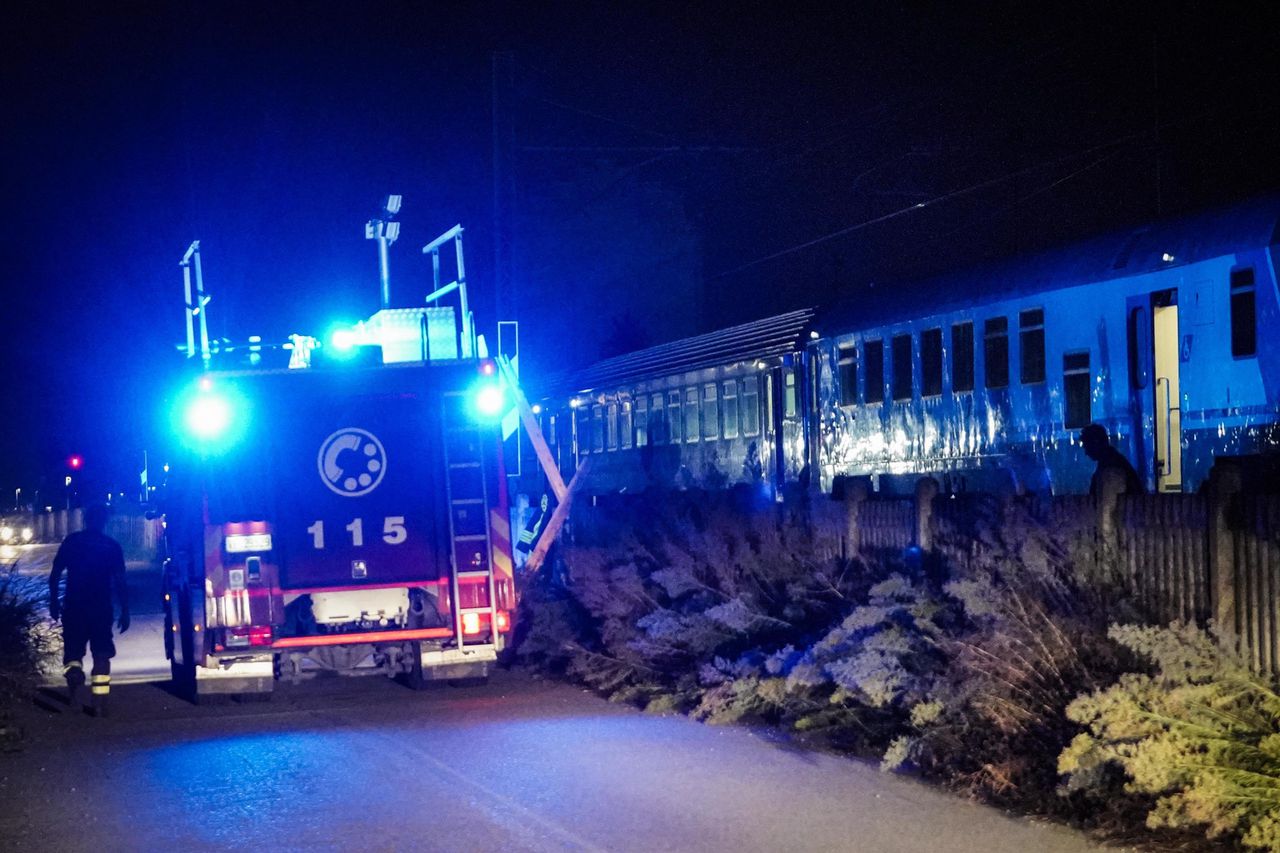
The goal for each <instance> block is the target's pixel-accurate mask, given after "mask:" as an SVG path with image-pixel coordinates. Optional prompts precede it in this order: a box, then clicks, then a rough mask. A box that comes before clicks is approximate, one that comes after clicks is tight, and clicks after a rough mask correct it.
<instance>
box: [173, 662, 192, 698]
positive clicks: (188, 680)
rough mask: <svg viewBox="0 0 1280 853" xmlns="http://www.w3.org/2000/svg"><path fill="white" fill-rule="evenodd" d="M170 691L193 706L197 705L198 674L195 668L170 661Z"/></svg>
mask: <svg viewBox="0 0 1280 853" xmlns="http://www.w3.org/2000/svg"><path fill="white" fill-rule="evenodd" d="M169 675H170V679H171V680H170V682H169V687H170V691H171V692H172V693H173V694H174V695H175V696H177V697H179V698H181V699H186V700H187V701H188V702H190V703H191V704H193V705H194V704H196V674H195V669H194V668H193V667H189V666H186V665H185V664H180V663H178V662H177V661H176V660H170V661H169Z"/></svg>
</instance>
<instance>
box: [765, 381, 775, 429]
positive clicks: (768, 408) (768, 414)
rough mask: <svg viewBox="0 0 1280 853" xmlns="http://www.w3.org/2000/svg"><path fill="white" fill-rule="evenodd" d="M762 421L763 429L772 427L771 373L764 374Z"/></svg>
mask: <svg viewBox="0 0 1280 853" xmlns="http://www.w3.org/2000/svg"><path fill="white" fill-rule="evenodd" d="M764 423H765V431H766V432H767V431H769V430H771V429H773V374H772V373H766V374H765V375H764Z"/></svg>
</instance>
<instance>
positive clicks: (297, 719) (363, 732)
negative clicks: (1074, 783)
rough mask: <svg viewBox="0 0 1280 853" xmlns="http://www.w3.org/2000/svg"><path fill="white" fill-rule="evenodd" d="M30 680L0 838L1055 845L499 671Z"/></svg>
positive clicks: (81, 846) (54, 847) (874, 783)
mask: <svg viewBox="0 0 1280 853" xmlns="http://www.w3.org/2000/svg"><path fill="white" fill-rule="evenodd" d="M112 701H113V715H112V717H111V718H109V719H106V720H100V719H92V718H89V717H86V716H82V715H80V716H72V715H71V714H70V712H69V711H67V710H65V707H64V706H63V704H62V702H61V697H60V695H59V694H58V693H57V692H56V691H53V690H50V691H47V693H46V695H44V696H43V697H42V698H41V700H40V704H39V705H38V706H34V707H31V708H29V709H27V710H25V711H24V712H23V718H22V720H21V722H22V723H23V724H24V725H25V726H26V727H27V728H28V731H29V732H30V740H29V743H28V746H27V748H26V749H25V750H24V751H22V752H19V753H16V754H9V755H0V803H3V804H4V806H3V808H0V848H3V849H13V850H40V851H79V850H84V851H104V850H177V851H183V853H187V851H203V850H231V849H256V850H273V851H274V850H299V851H302V850H308V851H310V850H338V849H343V850H354V849H360V850H533V851H549V850H557V851H565V850H569V851H598V850H610V851H613V850H618V851H633V850H634V851H657V850H696V851H734V853H746V851H810V850H830V851H875V852H876V853H895V851H904V852H905V851H931V850H946V851H947V853H968V851H973V853H978V851H981V852H982V853H996V851H1009V853H1014V851H1016V852H1017V853H1023V851H1037V852H1038V853H1039V851H1043V853H1075V851H1086V850H1093V849H1096V848H1094V847H1092V846H1091V845H1090V844H1089V843H1088V842H1087V841H1086V840H1085V839H1084V838H1083V837H1082V836H1080V835H1079V834H1077V833H1075V832H1072V831H1070V830H1068V829H1065V828H1063V827H1058V826H1053V825H1047V824H1043V823H1036V822H1032V821H1029V820H1025V819H1017V818H1011V817H1007V816H1005V815H1003V814H1002V813H1000V812H998V811H995V810H993V809H989V808H985V807H981V806H977V805H974V804H972V803H968V802H965V801H963V800H960V799H958V798H956V797H954V796H951V795H949V794H946V793H944V792H941V791H938V790H935V789H933V788H930V787H928V786H925V785H923V784H920V783H917V782H914V781H912V780H910V779H906V778H902V777H895V776H889V775H886V774H882V773H880V772H879V771H878V770H877V769H876V768H875V767H873V766H871V765H868V764H865V763H862V762H856V761H851V760H846V759H842V758H838V757H834V756H827V755H820V754H814V753H810V752H806V751H803V750H800V749H797V748H794V747H792V746H791V745H789V744H788V743H787V742H785V741H783V740H781V739H778V738H777V737H776V736H770V735H768V734H765V733H757V732H753V731H750V730H748V729H744V728H737V727H713V726H707V725H703V724H700V723H696V722H693V721H690V720H688V719H686V718H683V717H675V716H669V717H660V716H652V715H646V714H643V713H640V712H638V711H635V710H632V709H630V708H625V707H620V706H617V705H612V704H610V703H608V702H605V701H603V700H601V699H599V698H597V697H595V696H592V695H589V694H587V693H584V692H582V691H581V690H577V689H575V688H572V687H568V686H565V685H559V684H550V683H547V682H542V681H536V680H533V679H532V678H530V677H529V676H527V675H522V674H519V673H510V672H499V673H498V674H497V675H495V677H494V679H493V680H492V681H491V682H490V684H489V685H487V686H484V687H462V688H459V687H449V688H439V689H435V690H430V691H426V692H422V693H414V692H412V691H409V690H407V689H405V688H403V687H400V686H399V685H397V684H395V683H394V682H390V681H388V680H386V679H384V678H381V677H368V678H360V679H343V678H336V677H335V678H331V679H318V680H316V681H312V682H307V683H303V684H299V685H291V686H289V687H288V688H287V689H284V690H281V691H280V692H278V693H277V695H276V696H275V697H274V698H273V699H272V701H271V702H269V703H255V704H245V705H241V704H230V705H226V706H222V707H208V706H199V707H195V706H192V705H189V704H186V703H185V702H183V701H181V700H179V699H175V698H174V697H172V696H170V695H169V694H168V693H167V692H165V691H164V690H163V689H162V688H161V687H160V686H158V685H143V684H135V685H129V686H126V687H123V688H119V689H117V690H115V691H113V696H112Z"/></svg>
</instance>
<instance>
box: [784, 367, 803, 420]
mask: <svg viewBox="0 0 1280 853" xmlns="http://www.w3.org/2000/svg"><path fill="white" fill-rule="evenodd" d="M783 376H784V377H785V379H784V380H783V393H782V416H783V417H784V418H794V417H795V416H796V414H797V413H798V412H799V411H800V405H799V400H797V399H796V390H797V389H796V374H795V371H794V370H786V369H784V370H783Z"/></svg>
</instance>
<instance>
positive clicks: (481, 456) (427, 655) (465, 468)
mask: <svg viewBox="0 0 1280 853" xmlns="http://www.w3.org/2000/svg"><path fill="white" fill-rule="evenodd" d="M460 233H461V230H460V229H458V235H457V236H458V238H459V239H460ZM458 251H459V261H460V260H461V248H460V245H459V249H458ZM189 256H190V253H189ZM437 267H438V264H437ZM197 269H198V268H197ZM188 293H189V297H190V295H191V289H190V287H189V288H188ZM384 293H385V289H384ZM193 304H194V305H196V306H202V305H203V304H204V301H202V300H201V299H200V298H199V294H198V293H197V294H196V296H195V298H189V299H188V305H189V306H190V305H193ZM384 304H385V301H384ZM464 306H465V303H464ZM464 310H465V307H464ZM194 316H195V315H193V314H190V313H189V316H188V321H189V326H188V332H189V334H188V341H189V342H192V341H193V340H194V335H193V325H191V323H192V318H193V317H194ZM465 319H466V318H465V315H464V322H463V323H462V329H463V333H462V335H460V336H459V335H456V334H455V331H454V315H453V313H452V309H451V308H448V309H445V308H438V307H437V308H414V309H384V310H383V311H381V312H379V313H378V314H376V315H374V317H373V318H371V319H370V321H369V323H368V324H361V327H360V328H359V329H358V330H356V334H357V335H358V336H359V337H361V338H362V340H360V341H357V343H365V344H371V345H368V346H357V347H354V348H353V349H355V350H363V351H371V354H373V355H374V356H380V357H377V358H376V361H375V360H374V359H370V360H369V361H368V362H367V363H360V360H359V359H354V360H352V361H347V362H343V361H340V360H338V359H331V360H329V363H326V364H322V363H320V360H319V359H316V360H315V361H312V360H311V359H310V358H309V357H307V358H299V353H300V351H302V350H306V353H305V355H307V356H310V355H311V353H310V347H309V346H304V345H303V344H302V343H301V342H300V341H297V340H295V346H294V347H293V353H292V358H291V366H289V367H264V366H261V365H260V364H259V365H251V366H248V367H238V368H235V369H212V368H213V367H214V365H215V363H216V361H217V359H216V358H212V357H210V353H209V352H208V351H207V350H205V349H204V345H203V344H202V345H201V347H200V348H199V349H197V348H196V347H194V346H192V347H191V353H192V354H195V355H199V356H203V362H204V366H205V367H206V369H204V370H202V371H200V372H199V373H198V374H197V375H195V376H193V377H191V379H190V381H189V383H188V384H187V386H186V387H184V388H183V389H182V391H181V393H179V394H177V395H175V399H174V403H173V407H172V408H173V418H174V424H173V426H174V430H175V433H176V434H178V435H181V436H182V437H183V442H182V443H183V445H184V448H185V454H184V458H183V459H182V461H181V462H180V463H179V464H178V465H175V466H174V467H173V470H172V472H171V473H170V479H169V482H168V484H167V489H168V492H169V494H168V496H167V500H166V507H165V521H166V546H167V549H168V558H167V560H166V563H165V570H164V588H163V598H164V605H165V611H166V612H165V619H166V625H165V640H166V643H165V648H166V654H167V656H168V658H169V660H170V661H171V664H172V672H173V678H174V681H175V685H176V686H177V687H178V688H179V689H180V690H181V691H183V692H184V693H187V694H189V695H192V696H193V697H201V696H210V695H217V694H261V693H269V692H271V691H272V690H273V688H274V685H275V683H276V682H277V681H279V680H289V679H300V678H307V677H311V676H314V675H316V674H318V673H325V672H333V673H340V674H366V673H367V674H379V673H380V674H384V675H388V676H392V677H395V678H398V679H401V680H404V681H406V682H408V683H409V684H411V685H414V686H421V685H423V684H425V683H427V682H431V681H433V680H454V679H465V680H472V679H483V678H485V677H487V675H488V673H489V670H490V667H491V666H492V665H493V664H494V662H495V661H496V660H497V657H498V655H499V653H500V652H501V651H502V649H503V647H504V646H505V645H506V644H507V642H508V640H509V638H510V636H511V631H512V620H513V615H514V612H515V608H516V589H515V579H514V576H513V561H512V549H511V533H510V520H509V519H510V516H509V513H508V499H507V491H506V476H505V474H504V471H503V459H502V435H501V430H500V426H499V424H500V421H501V416H502V413H503V411H504V409H505V404H504V399H505V397H506V395H507V391H506V390H505V388H504V386H503V385H502V383H501V379H500V377H499V375H498V369H497V365H496V363H495V362H494V361H493V360H491V359H488V358H482V357H478V356H477V352H478V351H480V350H481V348H482V344H481V346H480V347H477V341H476V339H475V337H474V336H473V335H471V334H470V333H469V329H468V326H469V323H467V322H465ZM429 327H430V328H429ZM441 330H443V331H441ZM202 336H203V330H202ZM459 344H460V345H459ZM366 354H370V353H369V352H366ZM259 361H261V359H260V360H259Z"/></svg>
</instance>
